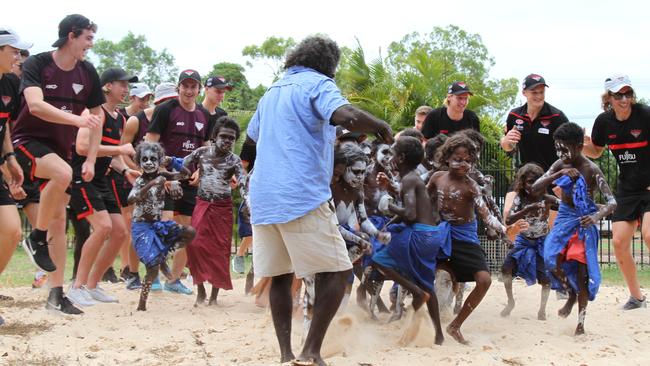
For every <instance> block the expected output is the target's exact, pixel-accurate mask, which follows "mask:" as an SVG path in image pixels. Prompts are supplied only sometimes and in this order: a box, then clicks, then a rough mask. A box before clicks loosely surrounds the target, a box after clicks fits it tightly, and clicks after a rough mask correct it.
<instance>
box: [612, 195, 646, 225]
mask: <svg viewBox="0 0 650 366" xmlns="http://www.w3.org/2000/svg"><path fill="white" fill-rule="evenodd" d="M646 212H650V191H647V192H641V193H638V194H622V195H617V196H616V210H614V213H613V214H612V222H616V221H636V220H638V219H640V218H642V217H643V215H644V214H645V213H646Z"/></svg>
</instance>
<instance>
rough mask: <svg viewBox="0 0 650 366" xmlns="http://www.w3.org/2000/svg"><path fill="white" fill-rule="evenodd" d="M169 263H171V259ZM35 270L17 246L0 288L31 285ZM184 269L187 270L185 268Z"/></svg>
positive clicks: (68, 264)
mask: <svg viewBox="0 0 650 366" xmlns="http://www.w3.org/2000/svg"><path fill="white" fill-rule="evenodd" d="M73 253H74V252H73V250H72V249H68V251H67V254H68V258H67V261H66V263H65V277H64V278H65V279H66V281H67V280H69V279H70V278H72V265H73V264H74V257H73ZM245 259H246V271H247V272H248V270H249V269H250V267H251V261H252V257H251V256H250V255H247V256H246V257H245ZM169 263H171V261H170V262H169ZM120 266H121V264H120V258H118V259H117V260H116V261H115V263H114V265H113V267H114V268H115V271H116V273H117V272H118V271H119V269H120ZM170 267H171V265H170ZM231 270H232V269H231ZM37 271H38V270H37V269H36V267H34V265H33V264H32V262H31V261H30V260H29V258H28V257H27V254H26V253H25V251H24V250H23V249H22V247H18V248H17V249H16V251H15V252H14V255H13V257H12V258H11V260H10V261H9V264H8V265H7V268H5V270H4V272H2V274H0V289H1V288H3V287H23V286H31V284H32V282H33V281H34V275H35V274H36V272H37ZM186 271H188V270H187V269H186ZM144 275H145V269H144V265H140V278H144ZM230 276H231V277H232V278H233V279H238V278H243V277H245V276H246V274H238V273H234V272H232V271H231V272H230ZM41 305H42V304H41ZM12 306H13V305H12Z"/></svg>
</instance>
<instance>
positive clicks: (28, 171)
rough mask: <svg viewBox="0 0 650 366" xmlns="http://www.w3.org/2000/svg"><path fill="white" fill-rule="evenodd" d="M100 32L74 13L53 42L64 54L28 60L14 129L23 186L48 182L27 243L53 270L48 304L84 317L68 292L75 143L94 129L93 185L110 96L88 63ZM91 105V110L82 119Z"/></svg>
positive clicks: (86, 166)
mask: <svg viewBox="0 0 650 366" xmlns="http://www.w3.org/2000/svg"><path fill="white" fill-rule="evenodd" d="M96 31H97V26H96V25H95V24H94V23H93V22H91V21H90V20H88V18H86V17H84V16H83V15H79V14H72V15H68V16H67V17H65V18H64V19H63V20H62V21H61V23H59V39H58V40H57V41H56V42H54V44H52V47H56V48H57V49H56V50H55V51H53V52H44V53H40V54H38V55H34V56H30V57H29V58H28V59H27V60H26V61H25V63H24V64H23V77H22V81H21V86H20V90H21V92H22V94H23V99H22V101H21V108H20V112H19V114H18V117H17V118H16V122H15V126H14V129H13V131H12V142H13V145H14V149H15V150H16V158H17V160H18V163H19V164H20V165H21V167H22V169H23V174H24V176H25V184H24V185H27V186H32V185H33V184H34V182H35V181H42V184H40V187H41V188H42V190H41V192H40V203H39V206H38V214H37V218H36V222H32V227H33V228H34V229H33V230H32V232H31V234H30V235H29V237H27V238H26V239H25V241H24V242H23V246H24V247H25V250H26V251H27V253H28V255H29V257H30V258H31V259H32V261H33V262H34V263H35V264H36V265H37V266H38V267H39V268H41V269H42V270H44V271H47V272H54V273H53V274H52V276H51V277H50V294H49V297H48V301H47V305H46V307H47V308H49V309H55V310H59V311H61V312H63V313H67V314H79V313H81V310H79V309H77V308H76V307H74V305H72V304H71V303H70V301H69V300H68V299H67V298H66V297H65V296H64V295H63V275H64V269H65V260H66V247H65V245H66V240H65V221H66V205H67V203H68V201H69V199H70V196H69V195H68V194H67V193H66V189H67V188H68V186H69V185H70V181H71V180H72V168H71V167H70V164H69V161H70V158H71V154H72V149H71V146H72V145H73V142H74V141H75V138H76V135H77V130H78V129H79V128H81V127H86V128H89V129H90V134H89V143H88V155H87V156H86V161H85V162H84V163H83V165H82V179H83V180H84V181H86V182H89V181H91V180H92V179H93V177H94V175H95V171H94V167H95V158H96V157H97V149H98V148H99V142H100V139H101V133H102V131H101V128H100V125H101V122H100V119H99V117H98V116H99V114H100V113H101V104H102V103H104V94H103V93H102V89H101V85H100V83H99V76H98V75H97V71H96V70H95V68H94V67H93V65H92V64H91V63H90V62H88V61H85V57H86V52H87V51H88V50H89V49H90V48H92V47H93V40H94V37H95V32H96ZM86 108H88V109H89V110H90V113H89V114H87V115H85V116H81V112H82V111H83V110H84V109H86ZM99 174H101V172H99ZM48 244H49V248H48ZM52 259H53V260H54V261H52Z"/></svg>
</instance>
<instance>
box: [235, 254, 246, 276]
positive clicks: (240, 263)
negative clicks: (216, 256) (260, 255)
mask: <svg viewBox="0 0 650 366" xmlns="http://www.w3.org/2000/svg"><path fill="white" fill-rule="evenodd" d="M232 271H233V272H235V273H244V271H246V268H244V257H243V256H241V255H236V256H235V257H234V258H233V259H232Z"/></svg>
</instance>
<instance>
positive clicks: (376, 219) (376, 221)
mask: <svg viewBox="0 0 650 366" xmlns="http://www.w3.org/2000/svg"><path fill="white" fill-rule="evenodd" d="M368 220H370V222H372V224H373V225H375V227H376V228H377V230H380V231H381V229H382V228H384V225H386V223H387V222H389V221H390V217H388V216H378V215H373V216H369V217H368ZM385 230H386V231H390V228H389V227H387V228H386V229H385ZM370 244H372V253H371V254H370V255H367V254H364V256H363V259H362V261H363V262H362V265H363V266H364V267H367V266H369V265H370V263H372V256H373V255H374V254H375V253H377V252H380V251H382V250H384V248H386V244H384V243H382V242H380V241H379V240H377V237H376V236H371V237H370Z"/></svg>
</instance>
